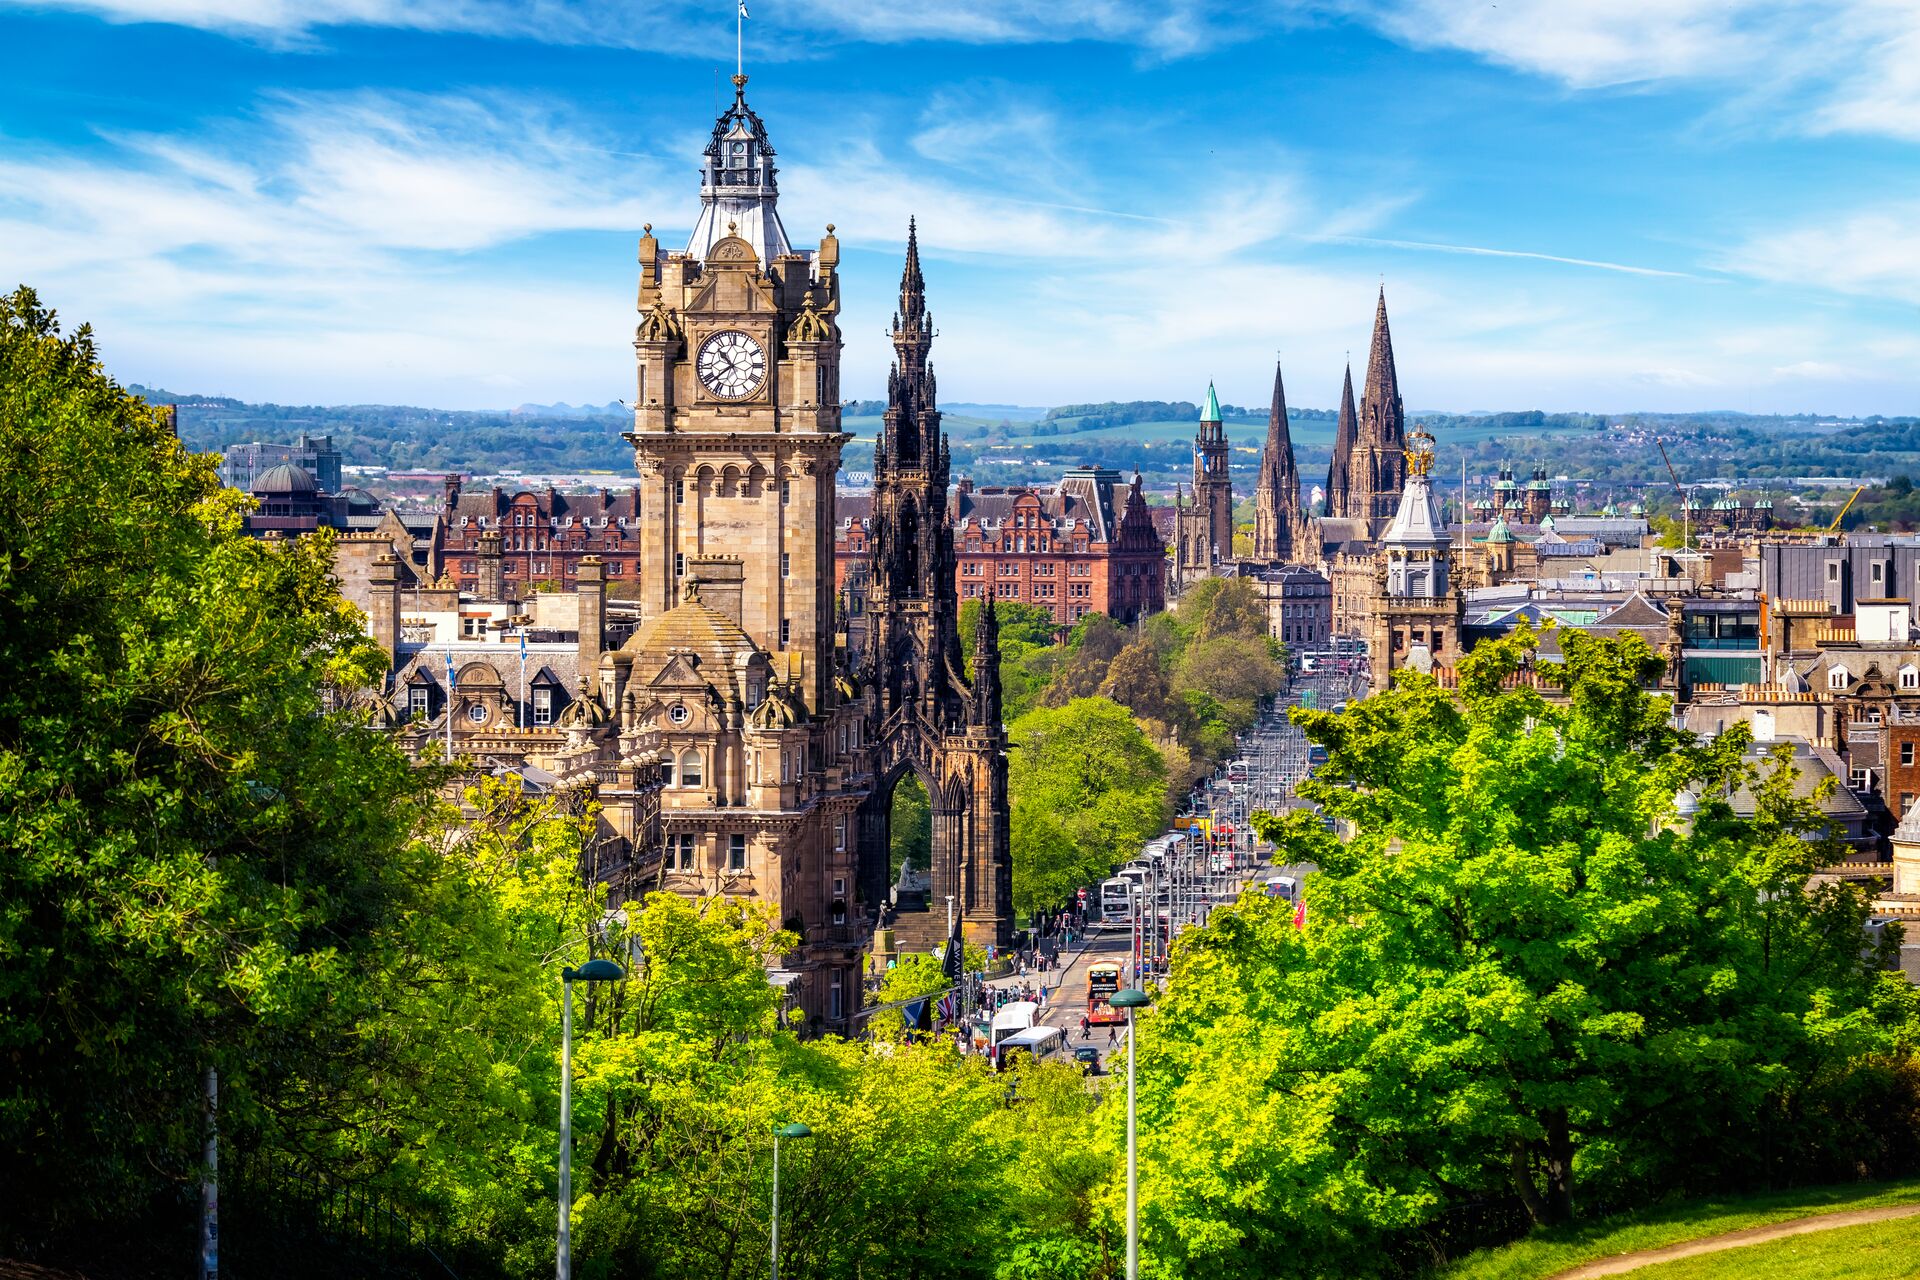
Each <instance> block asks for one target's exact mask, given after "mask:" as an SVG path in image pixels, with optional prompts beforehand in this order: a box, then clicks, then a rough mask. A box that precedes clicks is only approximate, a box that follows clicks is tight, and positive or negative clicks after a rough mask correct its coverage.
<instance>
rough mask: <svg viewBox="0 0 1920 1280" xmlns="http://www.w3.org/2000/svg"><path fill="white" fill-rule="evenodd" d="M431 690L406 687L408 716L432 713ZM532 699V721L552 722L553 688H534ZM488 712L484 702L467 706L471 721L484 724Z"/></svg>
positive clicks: (426, 686)
mask: <svg viewBox="0 0 1920 1280" xmlns="http://www.w3.org/2000/svg"><path fill="white" fill-rule="evenodd" d="M433 692H434V691H433V687H432V686H431V685H424V684H416V685H412V686H410V687H409V688H408V689H407V714H408V715H409V716H425V715H430V714H432V711H433ZM532 701H533V707H532V715H533V723H534V724H536V725H549V724H552V723H553V712H554V697H553V690H552V689H545V688H541V689H535V690H534V691H533V697H532ZM490 714H492V712H491V710H490V709H489V708H488V706H487V705H486V704H485V703H484V702H476V703H473V704H472V705H471V706H469V707H468V708H467V719H469V720H471V721H473V722H474V723H475V724H485V723H486V721H487V717H488V716H489V715H490Z"/></svg>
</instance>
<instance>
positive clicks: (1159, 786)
mask: <svg viewBox="0 0 1920 1280" xmlns="http://www.w3.org/2000/svg"><path fill="white" fill-rule="evenodd" d="M996 614H997V616H999V617H1000V618H1001V629H1000V646H1001V682H1002V686H1003V688H1004V689H1005V690H1006V702H1005V709H1006V714H1007V716H1008V718H1009V721H1010V724H1009V735H1010V739H1011V742H1012V744H1013V748H1014V750H1013V759H1012V767H1011V769H1010V772H1009V777H1008V793H1009V797H1010V799H1011V800H1012V805H1013V815H1012V823H1011V828H1012V837H1013V867H1014V870H1013V877H1014V880H1013V883H1014V902H1015V906H1016V908H1017V909H1018V910H1019V911H1022V912H1029V911H1033V910H1036V909H1044V908H1046V907H1049V906H1053V905H1057V904H1058V903H1060V902H1062V901H1064V900H1065V899H1066V897H1067V896H1068V895H1070V894H1071V893H1072V892H1073V890H1074V889H1075V888H1077V887H1079V886H1081V885H1086V884H1091V883H1097V882H1098V881H1100V880H1103V879H1105V878H1106V877H1107V876H1109V875H1111V874H1112V873H1113V869H1114V867H1115V866H1117V865H1118V864H1120V863H1121V862H1124V861H1125V860H1126V859H1128V858H1130V857H1132V856H1133V855H1134V854H1135V853H1136V852H1137V851H1138V849H1139V846H1140V844H1141V842H1143V841H1145V840H1147V839H1150V838H1151V837H1152V836H1154V835H1155V834H1157V833H1158V832H1159V831H1160V830H1161V829H1162V828H1163V826H1164V824H1165V822H1166V819H1167V818H1168V817H1169V816H1170V815H1171V813H1172V809H1173V806H1174V805H1175V804H1176V803H1177V802H1178V801H1179V799H1180V798H1181V797H1182V796H1184V795H1185V794H1186V793H1187V791H1188V789H1189V788H1190V787H1191V786H1192V785H1193V782H1194V780H1195V779H1196V778H1198V777H1200V776H1202V775H1204V774H1206V773H1208V772H1211V771H1212V769H1213V768H1214V767H1215V766H1216V765H1218V764H1220V763H1221V762H1223V761H1225V760H1226V759H1227V758H1228V757H1229V756H1230V755H1231V754H1232V752H1233V750H1234V744H1235V742H1236V740H1237V737H1238V735H1239V734H1240V733H1242V732H1244V731H1245V730H1246V729H1247V728H1248V727H1249V726H1250V725H1252V723H1253V721H1254V718H1255V716H1256V715H1257V713H1258V707H1259V704H1260V702H1261V701H1262V700H1263V699H1265V698H1269V697H1271V696H1272V695H1273V694H1275V693H1277V692H1278V691H1279V690H1280V689H1282V688H1284V687H1285V685H1286V663H1285V655H1284V651H1283V650H1281V648H1280V647H1279V646H1278V645H1277V644H1275V643H1274V642H1273V641H1272V640H1271V639H1270V638H1269V637H1268V635H1267V616H1266V610H1265V607H1264V606H1263V605H1262V603H1261V601H1260V598H1259V596H1258V595H1257V594H1256V593H1255V591H1254V589H1253V584H1252V583H1250V582H1246V581H1243V580H1233V579H1208V580H1206V581H1204V582H1201V583H1199V584H1197V585H1195V586H1194V587H1192V588H1191V589H1189V590H1188V591H1187V592H1186V594H1185V595H1184V596H1182V597H1181V599H1180V601H1179V603H1178V605H1177V606H1176V608H1175V609H1174V610H1173V611H1172V612H1169V613H1162V614H1156V615H1154V616H1152V617H1150V618H1146V619H1143V620H1142V621H1141V623H1140V624H1139V626H1138V627H1136V628H1135V629H1133V630H1131V631H1130V630H1128V629H1126V628H1124V627H1121V626H1120V625H1118V624H1117V623H1115V622H1113V621H1112V620H1111V619H1109V618H1106V617H1103V616H1101V615H1099V614H1089V615H1088V616H1087V617H1085V618H1083V619H1081V620H1080V621H1079V622H1078V623H1076V624H1075V625H1074V627H1073V628H1072V630H1071V631H1070V632H1069V633H1068V634H1067V636H1066V637H1065V639H1063V640H1060V641H1059V642H1058V643H1055V635H1054V623H1053V621H1052V618H1051V615H1050V614H1049V613H1048V611H1047V610H1045V609H1037V608H1033V607H1031V606H1022V605H1012V606H999V607H997V609H996ZM978 616H979V606H978V604H977V603H975V602H974V601H967V602H966V603H965V604H963V605H962V606H961V613H960V626H961V631H962V633H963V639H965V638H967V637H970V636H971V634H972V628H973V627H974V625H975V623H976V621H977V618H978Z"/></svg>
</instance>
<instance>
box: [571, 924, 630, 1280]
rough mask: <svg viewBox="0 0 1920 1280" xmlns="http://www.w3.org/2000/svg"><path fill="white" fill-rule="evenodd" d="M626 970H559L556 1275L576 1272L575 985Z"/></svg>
mask: <svg viewBox="0 0 1920 1280" xmlns="http://www.w3.org/2000/svg"><path fill="white" fill-rule="evenodd" d="M626 976H627V971H626V970H625V969H622V968H621V967H620V966H619V965H617V964H615V963H614V962H613V961H611V960H589V961H587V962H586V963H585V964H583V965H581V966H580V967H579V968H578V969H562V970H561V971H560V1235H559V1238H558V1240H557V1241H556V1242H555V1249H554V1264H553V1265H554V1275H555V1277H557V1280H570V1277H571V1276H572V1275H573V1239H572V1230H571V1228H572V1220H573V984H574V983H576V982H618V981H619V980H620V979H622V978H624V977H626Z"/></svg>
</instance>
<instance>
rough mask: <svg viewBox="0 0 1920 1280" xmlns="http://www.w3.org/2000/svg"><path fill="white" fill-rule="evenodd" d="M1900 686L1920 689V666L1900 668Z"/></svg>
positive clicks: (1908, 688)
mask: <svg viewBox="0 0 1920 1280" xmlns="http://www.w3.org/2000/svg"><path fill="white" fill-rule="evenodd" d="M1900 687H1901V688H1902V689H1906V690H1913V689H1920V668H1917V667H1902V668H1900Z"/></svg>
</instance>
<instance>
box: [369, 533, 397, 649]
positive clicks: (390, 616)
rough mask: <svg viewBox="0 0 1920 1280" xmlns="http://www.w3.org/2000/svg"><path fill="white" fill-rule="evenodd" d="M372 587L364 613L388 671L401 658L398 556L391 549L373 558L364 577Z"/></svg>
mask: <svg viewBox="0 0 1920 1280" xmlns="http://www.w3.org/2000/svg"><path fill="white" fill-rule="evenodd" d="M367 581H368V584H369V586H370V587H371V588H372V594H371V599H370V601H369V603H368V605H367V616H368V619H369V621H370V623H371V624H372V631H373V642H374V643H375V644H377V645H379V646H380V649H381V651H382V652H383V653H385V654H386V655H387V670H388V671H389V672H391V671H392V670H393V669H394V666H395V664H396V663H397V662H398V660H399V657H400V559H399V557H398V556H395V555H394V554H393V553H392V552H387V553H386V554H383V555H379V556H376V557H374V561H373V570H372V572H371V573H370V574H369V575H368V578H367Z"/></svg>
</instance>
